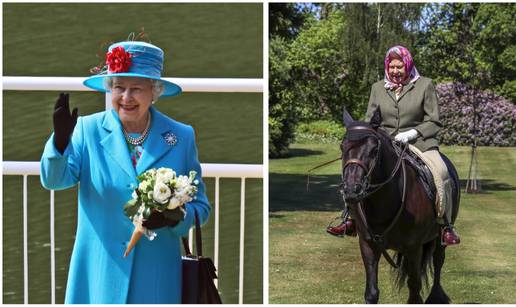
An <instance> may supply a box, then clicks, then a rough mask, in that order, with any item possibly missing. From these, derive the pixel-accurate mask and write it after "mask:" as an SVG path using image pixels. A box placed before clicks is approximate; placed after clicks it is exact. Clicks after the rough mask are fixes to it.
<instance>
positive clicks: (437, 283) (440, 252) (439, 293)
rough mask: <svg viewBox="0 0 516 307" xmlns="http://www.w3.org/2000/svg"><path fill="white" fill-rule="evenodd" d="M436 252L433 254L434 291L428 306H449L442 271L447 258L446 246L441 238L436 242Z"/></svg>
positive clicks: (429, 298)
mask: <svg viewBox="0 0 516 307" xmlns="http://www.w3.org/2000/svg"><path fill="white" fill-rule="evenodd" d="M435 245H436V246H435V250H434V254H433V262H434V283H433V285H432V290H431V291H430V295H428V298H427V299H426V301H425V303H426V304H449V303H450V298H449V297H448V295H446V293H445V292H444V289H443V288H442V286H441V269H442V267H443V264H444V258H445V253H444V252H445V249H446V246H442V245H441V238H440V237H438V238H437V239H436V240H435Z"/></svg>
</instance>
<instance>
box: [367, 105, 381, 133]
mask: <svg viewBox="0 0 516 307" xmlns="http://www.w3.org/2000/svg"><path fill="white" fill-rule="evenodd" d="M381 123H382V112H381V111H380V107H379V106H378V107H377V108H376V110H375V111H374V113H373V116H372V117H371V120H370V121H369V125H371V127H373V128H374V129H377V128H378V127H380V124H381Z"/></svg>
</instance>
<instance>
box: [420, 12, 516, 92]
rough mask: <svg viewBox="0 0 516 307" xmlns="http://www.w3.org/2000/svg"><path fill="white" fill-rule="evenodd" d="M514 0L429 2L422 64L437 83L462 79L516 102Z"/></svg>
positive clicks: (421, 56)
mask: <svg viewBox="0 0 516 307" xmlns="http://www.w3.org/2000/svg"><path fill="white" fill-rule="evenodd" d="M515 9H516V5H515V4H514V3H445V4H428V5H427V6H426V7H425V14H424V16H425V18H424V20H423V22H424V24H425V27H424V28H423V29H422V32H421V33H420V39H419V42H418V44H417V45H418V46H417V49H418V50H419V51H420V52H419V54H418V57H417V63H418V67H419V68H420V70H421V71H422V72H423V73H424V74H425V75H427V76H430V77H432V78H434V79H435V80H436V81H437V82H448V81H454V82H460V83H463V84H468V85H470V86H475V87H478V88H480V89H482V90H492V91H494V92H495V93H497V94H499V95H502V96H505V97H506V98H508V99H510V100H512V101H513V102H514V101H515V98H516V96H515V94H516V81H515V80H514V79H515V78H514V76H515V74H516V46H515V44H514V43H515V41H516V19H515V18H514V12H515Z"/></svg>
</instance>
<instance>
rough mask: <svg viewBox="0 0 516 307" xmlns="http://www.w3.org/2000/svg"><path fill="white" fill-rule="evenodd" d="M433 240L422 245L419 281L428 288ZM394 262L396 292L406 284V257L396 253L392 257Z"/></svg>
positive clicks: (431, 266) (431, 268) (431, 269)
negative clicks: (395, 266) (395, 267)
mask: <svg viewBox="0 0 516 307" xmlns="http://www.w3.org/2000/svg"><path fill="white" fill-rule="evenodd" d="M434 247H435V240H432V241H430V242H427V243H425V244H424V245H423V254H422V259H421V281H422V283H423V285H424V286H425V287H426V288H428V286H429V283H428V275H429V274H431V273H433V272H432V271H433V265H432V255H433V253H434ZM394 261H395V262H396V265H397V266H398V268H397V269H394V270H395V271H396V277H395V285H396V288H398V291H399V290H401V288H403V287H404V286H405V284H406V283H407V276H408V272H407V269H408V259H407V256H405V255H403V254H402V253H396V255H395V256H394Z"/></svg>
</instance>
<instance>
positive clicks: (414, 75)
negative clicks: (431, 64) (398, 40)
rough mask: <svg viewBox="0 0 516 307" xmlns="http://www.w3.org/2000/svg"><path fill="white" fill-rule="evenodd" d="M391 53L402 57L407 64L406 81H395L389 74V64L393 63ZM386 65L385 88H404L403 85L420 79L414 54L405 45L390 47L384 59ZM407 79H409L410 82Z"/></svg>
mask: <svg viewBox="0 0 516 307" xmlns="http://www.w3.org/2000/svg"><path fill="white" fill-rule="evenodd" d="M391 54H396V55H398V57H400V58H401V60H402V61H403V63H404V64H405V70H406V72H407V74H408V78H407V79H405V82H404V83H395V82H393V81H392V80H391V77H390V76H389V64H390V63H391ZM384 65H385V78H384V81H385V88H388V89H390V90H392V89H394V90H396V89H398V88H402V87H403V85H406V84H408V83H413V82H415V81H416V80H417V79H419V72H418V71H417V69H416V66H415V65H414V60H412V55H411V54H410V52H409V51H408V49H407V48H405V47H403V46H394V47H392V48H390V49H389V50H388V51H387V54H386V55H385V60H384ZM406 80H409V81H408V82H407V81H406Z"/></svg>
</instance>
